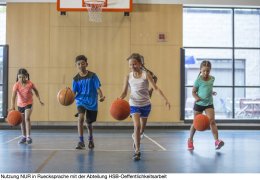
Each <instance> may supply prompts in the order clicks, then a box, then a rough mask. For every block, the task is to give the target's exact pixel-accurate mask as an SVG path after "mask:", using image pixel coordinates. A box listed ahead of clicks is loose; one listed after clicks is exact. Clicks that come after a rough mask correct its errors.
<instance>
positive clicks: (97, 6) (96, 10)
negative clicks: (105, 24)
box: [84, 0, 104, 22]
mask: <svg viewBox="0 0 260 180" xmlns="http://www.w3.org/2000/svg"><path fill="white" fill-rule="evenodd" d="M84 3H85V7H86V8H87V10H88V17H89V21H91V22H102V7H103V6H104V1H99V0H84Z"/></svg>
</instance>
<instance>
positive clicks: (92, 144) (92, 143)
mask: <svg viewBox="0 0 260 180" xmlns="http://www.w3.org/2000/svg"><path fill="white" fill-rule="evenodd" d="M94 147H95V146H94V141H93V140H92V141H89V142H88V148H89V149H93V148H94Z"/></svg>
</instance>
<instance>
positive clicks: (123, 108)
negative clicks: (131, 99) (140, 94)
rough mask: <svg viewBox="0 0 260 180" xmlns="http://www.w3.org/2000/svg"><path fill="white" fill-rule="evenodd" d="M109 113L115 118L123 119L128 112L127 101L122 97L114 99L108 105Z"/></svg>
mask: <svg viewBox="0 0 260 180" xmlns="http://www.w3.org/2000/svg"><path fill="white" fill-rule="evenodd" d="M110 114H111V116H112V117H113V118H115V119H116V120H124V119H126V118H127V117H128V116H129V114H130V106H129V103H128V102H127V101H125V100H123V99H117V100H115V101H114V102H113V103H112V104H111V107H110Z"/></svg>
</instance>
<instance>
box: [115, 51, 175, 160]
mask: <svg viewBox="0 0 260 180" xmlns="http://www.w3.org/2000/svg"><path fill="white" fill-rule="evenodd" d="M127 60H128V63H129V68H130V70H131V72H130V73H129V74H128V75H127V76H126V77H125V80H124V87H123V92H122V94H121V96H120V98H121V99H124V98H125V97H126V96H127V91H128V88H130V91H131V93H130V99H129V104H130V109H131V111H130V114H131V117H132V119H133V122H134V144H133V146H134V150H135V152H134V156H133V159H134V160H140V158H141V153H140V139H141V138H140V135H141V133H143V131H144V129H145V124H146V123H143V122H146V121H147V118H148V116H149V113H150V111H151V101H150V95H149V83H150V84H151V86H152V88H153V89H154V91H156V92H158V93H159V95H161V97H162V98H163V99H164V100H165V104H166V106H167V107H168V108H169V109H170V107H171V105H170V103H169V101H168V99H167V98H166V97H165V95H164V94H163V92H162V91H161V90H160V89H159V87H158V86H156V84H155V82H154V80H153V78H152V75H151V74H150V73H149V72H146V71H144V70H142V56H141V55H140V54H138V53H133V54H132V55H131V56H130V57H129V58H127Z"/></svg>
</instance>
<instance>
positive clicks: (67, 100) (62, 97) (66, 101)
mask: <svg viewBox="0 0 260 180" xmlns="http://www.w3.org/2000/svg"><path fill="white" fill-rule="evenodd" d="M57 99H58V102H59V103H60V104H61V105H63V106H69V105H71V104H72V103H73V102H74V93H73V92H72V90H71V89H70V88H69V87H66V88H64V89H61V90H60V91H59V92H58V95H57Z"/></svg>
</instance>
